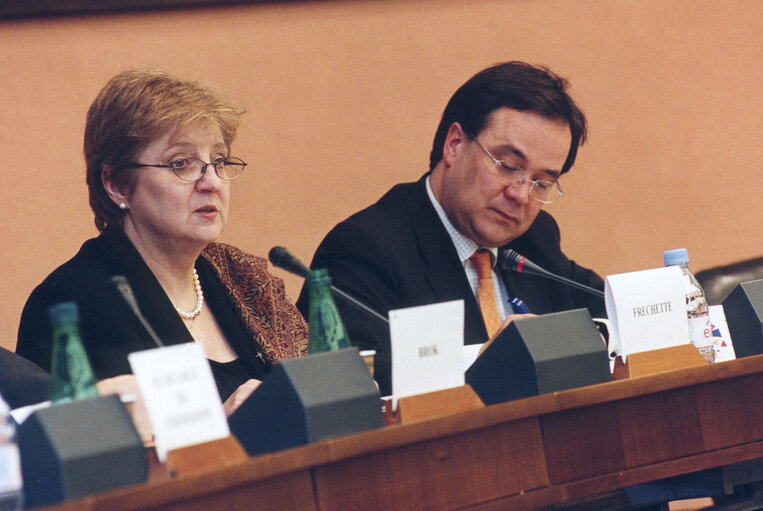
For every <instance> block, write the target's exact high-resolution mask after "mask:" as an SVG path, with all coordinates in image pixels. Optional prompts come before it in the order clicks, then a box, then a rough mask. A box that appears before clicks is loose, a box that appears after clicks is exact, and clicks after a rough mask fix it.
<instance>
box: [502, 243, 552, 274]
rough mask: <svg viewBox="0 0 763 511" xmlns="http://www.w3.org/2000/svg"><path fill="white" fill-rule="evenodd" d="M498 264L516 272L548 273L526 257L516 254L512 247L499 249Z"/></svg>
mask: <svg viewBox="0 0 763 511" xmlns="http://www.w3.org/2000/svg"><path fill="white" fill-rule="evenodd" d="M498 264H499V265H500V266H501V268H504V269H506V270H511V271H515V272H517V273H528V274H534V275H548V273H549V272H548V271H547V270H544V269H543V268H541V267H540V266H538V265H537V264H535V263H534V262H532V261H530V260H529V259H527V258H526V257H525V256H523V255H521V254H518V253H517V252H516V251H514V250H512V249H510V248H509V249H507V250H501V251H500V252H499V253H498Z"/></svg>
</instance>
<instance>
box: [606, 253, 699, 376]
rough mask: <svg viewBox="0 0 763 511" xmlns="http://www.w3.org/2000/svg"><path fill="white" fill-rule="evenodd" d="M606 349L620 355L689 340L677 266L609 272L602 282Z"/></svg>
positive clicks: (684, 303)
mask: <svg viewBox="0 0 763 511" xmlns="http://www.w3.org/2000/svg"><path fill="white" fill-rule="evenodd" d="M604 294H605V298H604V299H605V302H606V306H607V316H608V317H609V323H610V326H611V331H610V338H609V341H610V342H609V350H610V353H611V354H612V353H613V354H614V355H620V356H621V357H622V359H623V361H625V360H626V358H627V355H629V354H631V353H638V352H641V351H650V350H656V349H660V348H667V347H670V346H677V345H679V344H687V343H688V342H689V326H688V321H687V317H686V291H685V288H684V281H683V276H682V274H681V270H680V268H679V267H678V266H667V267H665V268H656V269H653V270H643V271H636V272H631V273H621V274H619V275H610V276H608V277H607V278H606V280H605V283H604Z"/></svg>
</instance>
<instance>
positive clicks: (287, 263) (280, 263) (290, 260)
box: [268, 247, 309, 278]
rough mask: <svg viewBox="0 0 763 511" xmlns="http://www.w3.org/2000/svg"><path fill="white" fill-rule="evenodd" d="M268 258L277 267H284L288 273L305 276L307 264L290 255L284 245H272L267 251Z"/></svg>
mask: <svg viewBox="0 0 763 511" xmlns="http://www.w3.org/2000/svg"><path fill="white" fill-rule="evenodd" d="M268 259H269V260H270V262H271V263H272V264H273V266H277V267H278V268H281V269H284V270H286V271H288V272H289V273H293V274H295V275H299V276H300V277H303V278H305V277H307V273H308V271H309V270H308V269H307V266H305V265H304V264H302V261H300V260H299V259H297V258H296V257H294V256H293V255H291V253H290V252H289V251H288V250H286V248H284V247H273V248H271V249H270V252H268Z"/></svg>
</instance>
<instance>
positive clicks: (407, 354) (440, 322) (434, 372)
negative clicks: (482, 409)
mask: <svg viewBox="0 0 763 511" xmlns="http://www.w3.org/2000/svg"><path fill="white" fill-rule="evenodd" d="M389 328H390V341H391V349H392V394H393V396H395V397H396V398H400V397H405V396H412V395H416V394H424V393H427V392H434V391H436V390H444V389H449V388H453V387H459V386H461V385H463V384H464V367H463V365H464V362H463V357H464V355H463V345H464V301H463V300H454V301H451V302H442V303H434V304H431V305H422V306H419V307H409V308H406V309H397V310H391V311H389Z"/></svg>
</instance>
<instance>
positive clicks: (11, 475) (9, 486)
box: [0, 444, 22, 493]
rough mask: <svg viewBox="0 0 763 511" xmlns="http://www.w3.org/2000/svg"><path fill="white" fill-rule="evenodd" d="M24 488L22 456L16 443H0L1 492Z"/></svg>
mask: <svg viewBox="0 0 763 511" xmlns="http://www.w3.org/2000/svg"><path fill="white" fill-rule="evenodd" d="M21 488H22V479H21V457H20V456H19V448H18V446H17V445H16V444H2V445H0V493H4V492H9V491H16V490H20V489H21Z"/></svg>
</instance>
